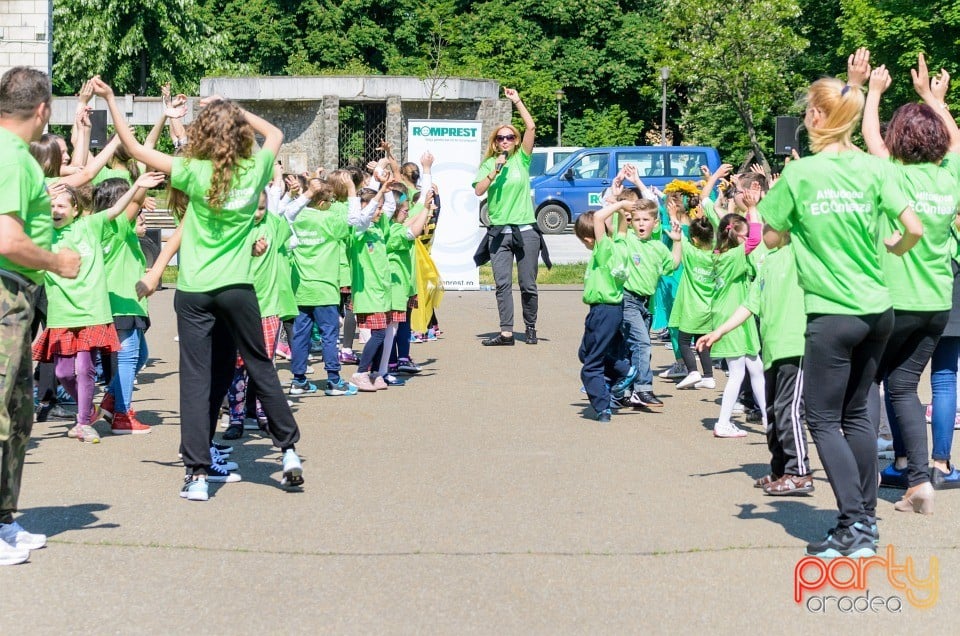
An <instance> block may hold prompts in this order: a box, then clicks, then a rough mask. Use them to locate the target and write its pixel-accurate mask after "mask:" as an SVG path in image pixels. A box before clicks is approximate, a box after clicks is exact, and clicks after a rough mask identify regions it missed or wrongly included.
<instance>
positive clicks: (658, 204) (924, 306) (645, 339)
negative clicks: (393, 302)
mask: <svg viewBox="0 0 960 636" xmlns="http://www.w3.org/2000/svg"><path fill="white" fill-rule="evenodd" d="M948 80H949V76H947V75H946V72H945V71H941V73H940V74H939V75H937V76H935V77H933V79H930V78H929V74H928V72H927V69H926V66H925V65H924V60H923V57H922V56H921V57H920V60H919V66H918V68H917V69H916V70H914V71H913V83H914V86H915V88H916V90H917V93H918V95H919V96H920V97H921V98H922V99H923V101H924V104H907V105H904V106H902V107H901V108H900V109H898V110H897V111H896V112H895V113H894V115H893V118H892V119H891V121H890V122H889V124H888V126H887V127H886V130H885V131H884V132H883V133H881V127H880V122H879V118H878V105H879V102H880V95H881V94H882V93H883V91H884V90H885V89H886V88H887V87H888V86H889V85H890V82H891V79H890V76H889V74H888V73H887V71H886V69H885V67H883V66H880V67H878V68H876V69H872V70H871V68H870V64H869V51H866V50H864V49H860V50H858V51H857V52H856V53H854V54H853V55H851V56H850V59H849V62H848V77H847V80H846V82H844V81H841V80H837V79H833V78H825V79H822V80H819V81H817V82H815V83H814V84H813V85H811V87H810V90H809V93H808V96H807V111H806V117H805V125H806V129H807V131H808V133H809V135H810V147H811V150H812V151H813V152H814V154H813V155H812V156H811V157H808V158H804V159H799V158H797V159H796V160H795V161H792V162H789V163H788V165H787V166H786V167H785V168H784V171H783V174H782V176H779V177H775V176H774V177H772V178H768V175H766V174H765V173H764V171H763V170H762V169H761V168H759V167H758V166H753V167H752V169H751V170H750V171H747V172H745V173H743V174H740V175H731V174H730V173H731V167H730V166H728V165H724V166H721V167H720V169H718V170H717V171H716V172H714V173H713V174H710V173H709V171H706V170H705V172H704V176H705V177H706V179H705V181H704V182H703V183H702V186H701V188H696V187H695V186H693V185H691V184H689V183H685V182H681V181H676V182H674V183H671V184H670V185H669V186H667V188H665V189H664V192H658V191H656V190H653V189H651V188H647V187H646V186H645V185H644V184H643V183H642V181H641V180H640V178H639V177H638V175H637V173H636V170H635V169H634V168H633V167H632V166H629V165H627V166H625V167H624V168H623V170H622V171H621V173H620V174H619V175H618V177H617V178H616V179H615V181H614V183H613V185H612V187H611V188H610V189H609V190H608V192H607V193H606V195H605V198H604V202H605V205H604V207H602V208H601V209H600V210H598V211H595V212H587V213H585V214H582V215H581V216H579V217H578V219H577V222H576V225H575V233H576V235H577V237H578V238H579V239H580V240H581V241H582V242H583V244H584V245H585V246H586V247H587V248H588V249H590V250H591V251H592V254H591V257H590V262H589V264H588V266H587V269H586V274H585V279H584V281H585V282H584V293H583V300H584V302H585V303H586V304H587V305H589V308H590V309H589V312H588V314H587V318H586V322H585V326H584V335H583V341H582V344H581V346H580V360H581V361H582V363H583V367H582V372H581V379H582V381H583V387H584V390H585V392H586V394H587V396H588V398H589V400H590V404H591V407H592V410H593V412H594V413H595V416H596V418H597V420H599V421H601V422H609V421H610V420H611V414H612V412H613V411H616V410H617V409H621V408H626V407H630V406H633V407H635V408H641V409H646V410H649V409H661V408H662V407H663V403H662V402H661V401H660V400H659V399H658V398H657V397H656V395H654V393H653V391H652V388H653V387H652V384H651V379H652V377H651V375H650V372H649V368H650V360H651V356H650V350H651V348H650V341H651V331H650V329H651V315H653V321H652V322H653V323H654V325H655V326H656V327H659V328H663V327H666V328H667V329H668V330H669V331H668V332H665V333H669V335H670V340H671V346H672V348H673V350H674V353H675V358H676V362H675V363H674V365H673V367H671V368H670V369H667V370H666V371H664V372H663V373H661V374H660V377H661V378H664V379H675V380H677V381H678V382H677V384H676V386H675V388H676V389H681V390H683V389H701V390H702V389H715V388H716V383H715V380H714V366H715V364H714V361H715V360H717V359H720V360H722V363H721V365H722V366H723V367H724V368H725V369H726V370H727V373H728V375H727V382H726V386H725V388H724V390H723V396H722V400H721V406H720V413H719V416H718V418H717V420H716V423H715V425H714V427H713V434H714V436H715V437H718V438H738V437H744V436H746V435H747V434H748V433H747V432H746V431H745V430H743V429H741V428H739V427H738V426H737V425H736V424H734V422H733V420H732V419H731V418H732V415H733V414H734V412H735V409H736V408H738V407H739V408H741V409H742V404H741V402H743V403H749V404H751V405H752V406H754V407H755V411H756V418H755V419H756V420H757V421H758V422H759V423H761V424H762V426H763V428H764V430H765V432H766V436H767V442H768V447H769V450H770V455H771V459H770V474H768V475H766V476H764V477H761V478H759V479H756V480H755V483H754V486H755V487H757V488H762V489H763V491H764V492H765V493H766V494H768V495H773V496H778V495H797V494H805V493H809V492H811V491H812V490H813V488H814V482H813V479H812V476H811V472H810V462H809V457H808V452H807V442H806V435H805V430H804V425H803V424H804V422H806V423H807V425H808V427H809V429H810V432H811V434H812V436H813V439H814V441H815V443H816V445H817V448H818V451H819V455H820V459H821V461H822V463H823V466H824V470H825V472H826V476H827V479H828V481H829V482H830V485H831V487H832V488H833V491H834V494H835V495H836V497H837V502H838V508H839V515H838V522H837V525H836V527H834V528H833V529H831V530H830V531H829V532H828V533H827V535H826V538H825V539H824V540H823V541H819V542H814V543H811V544H810V545H808V546H807V554H808V555H812V556H819V557H824V558H831V557H837V556H849V557H859V556H869V555H872V554H874V553H875V550H876V545H877V542H878V540H879V531H878V528H877V522H876V519H877V512H876V504H877V489H878V483H880V484H883V485H886V486H891V487H896V488H902V489H905V490H906V492H905V493H904V495H903V497H902V499H901V500H900V501H898V502H896V504H895V506H894V508H895V509H896V510H899V511H914V512H919V513H924V514H930V513H932V511H933V505H934V490H935V489H944V488H956V487H960V471H958V470H957V469H956V468H955V467H953V466H952V464H951V463H950V454H949V453H950V445H951V444H950V441H951V439H952V429H953V425H954V414H953V409H955V407H956V401H955V398H956V395H955V391H956V372H957V349H956V344H955V343H956V341H955V339H954V338H955V337H956V331H955V330H956V326H953V327H952V331H945V330H946V329H947V325H948V324H950V322H951V320H952V319H954V314H957V312H958V311H960V307H958V305H957V303H956V302H955V298H956V296H955V293H954V292H952V290H954V289H955V285H954V277H955V274H956V273H957V272H958V271H960V266H958V263H960V254H958V241H957V232H958V227H960V215H958V212H960V210H958V203H960V167H958V164H960V155H957V154H954V153H956V152H957V150H960V131H958V128H957V125H956V123H955V122H954V120H953V119H952V117H951V116H950V114H949V111H948V110H947V109H946V108H945V106H944V103H945V102H944V97H945V94H946V90H947V83H948ZM867 85H869V92H868V94H867V97H866V98H864V94H863V93H864V89H865V88H867ZM861 116H862V131H863V137H864V140H865V142H866V145H867V149H868V151H869V153H864V152H862V151H861V150H859V149H858V148H856V147H855V146H854V145H853V143H852V141H851V135H852V132H853V130H854V128H855V127H856V125H857V123H858V122H860V120H861ZM788 161H789V160H788ZM728 177H729V178H728ZM670 252H672V259H671V258H670V255H671V254H670ZM671 261H672V262H671ZM641 280H642V281H643V283H642V284H638V281H641ZM651 302H654V303H656V306H655V307H653V308H651V307H650V303H651ZM801 308H805V310H806V311H805V312H804V311H801ZM941 334H946V336H947V338H946V339H945V340H946V341H945V345H944V350H945V351H946V352H947V353H946V354H945V355H944V354H941V355H940V356H939V357H938V358H937V360H938V362H937V363H936V366H937V368H936V369H935V370H934V371H935V373H936V376H935V378H936V383H935V386H936V389H937V393H938V397H939V399H938V400H935V401H934V404H933V406H932V408H931V409H930V411H931V412H929V413H928V420H932V419H934V418H936V421H937V422H938V424H936V425H934V453H933V460H934V465H933V467H930V466H929V461H930V454H929V452H928V448H927V432H926V427H925V423H924V418H923V407H922V405H921V404H920V400H919V397H918V393H917V389H918V384H919V381H920V376H921V374H922V373H923V370H924V368H925V367H926V365H927V363H928V362H929V361H930V360H931V358H932V357H934V356H935V351H937V349H938V343H939V342H940V339H941ZM698 357H699V361H700V365H701V366H700V369H698V368H697V358H698ZM805 377H806V378H814V379H815V384H814V385H811V383H805V382H804V378H805ZM747 380H748V381H747ZM881 384H882V386H883V388H884V392H883V393H884V398H885V402H886V408H887V416H888V420H889V424H890V433H891V434H892V438H893V454H894V456H895V460H894V462H893V463H892V464H890V466H888V467H887V468H885V469H884V470H883V471H882V472H880V471H879V470H878V452H879V451H881V450H885V449H886V447H887V446H888V444H889V442H887V441H886V440H885V439H883V438H881V437H880V436H879V426H880V398H879V396H880V391H879V386H880V385H881ZM947 392H949V393H950V398H949V399H947V398H946V397H944V394H945V393H947ZM768 407H769V409H768ZM944 407H945V408H944ZM946 409H950V412H949V413H947V412H945V411H946Z"/></svg>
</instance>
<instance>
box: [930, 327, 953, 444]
mask: <svg viewBox="0 0 960 636" xmlns="http://www.w3.org/2000/svg"><path fill="white" fill-rule="evenodd" d="M958 356H960V338H958V337H956V336H943V337H941V338H940V342H938V343H937V348H936V349H934V350H933V357H932V358H931V360H930V389H931V390H932V391H933V418H932V420H931V423H930V427H931V430H932V432H933V453H932V454H933V459H935V460H937V461H941V462H949V461H950V449H951V447H952V446H953V422H954V419H955V418H956V412H957V357H958Z"/></svg>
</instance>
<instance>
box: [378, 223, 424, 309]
mask: <svg viewBox="0 0 960 636" xmlns="http://www.w3.org/2000/svg"><path fill="white" fill-rule="evenodd" d="M422 209H423V206H422V205H419V206H414V208H412V209H411V210H410V216H415V215H417V214H419V213H420V210H422ZM408 231H409V230H408V229H407V227H406V226H404V225H403V224H402V223H393V224H392V225H391V226H390V229H389V233H388V234H387V260H389V261H390V308H391V309H393V310H394V311H404V310H405V309H406V308H407V304H408V302H409V300H410V297H411V296H413V295H414V294H416V293H417V288H416V285H415V284H414V278H413V239H410V238H408V237H407V232H408Z"/></svg>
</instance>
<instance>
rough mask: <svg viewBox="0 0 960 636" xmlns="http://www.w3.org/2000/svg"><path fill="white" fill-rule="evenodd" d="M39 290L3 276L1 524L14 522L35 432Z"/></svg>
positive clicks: (0, 297) (0, 287)
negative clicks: (34, 339) (33, 334)
mask: <svg viewBox="0 0 960 636" xmlns="http://www.w3.org/2000/svg"><path fill="white" fill-rule="evenodd" d="M34 292H35V288H34V287H32V286H30V287H27V286H26V285H23V284H21V283H18V282H15V281H14V280H11V279H10V278H8V277H6V276H0V399H2V400H3V404H2V405H0V523H10V522H11V521H13V513H14V512H16V510H17V500H18V499H19V497H20V480H21V478H22V477H23V462H24V458H25V457H26V455H27V445H28V444H29V443H30V429H31V428H33V361H32V359H31V355H30V323H31V322H32V321H33V299H34Z"/></svg>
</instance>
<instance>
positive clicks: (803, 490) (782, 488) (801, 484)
mask: <svg viewBox="0 0 960 636" xmlns="http://www.w3.org/2000/svg"><path fill="white" fill-rule="evenodd" d="M763 492H765V493H766V494H768V495H774V496H786V495H805V494H807V493H810V492H813V477H812V476H810V475H784V476H783V477H781V478H780V479H778V480H777V481H774V482H772V483H769V484H767V485H766V486H764V487H763Z"/></svg>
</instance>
